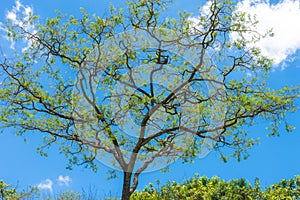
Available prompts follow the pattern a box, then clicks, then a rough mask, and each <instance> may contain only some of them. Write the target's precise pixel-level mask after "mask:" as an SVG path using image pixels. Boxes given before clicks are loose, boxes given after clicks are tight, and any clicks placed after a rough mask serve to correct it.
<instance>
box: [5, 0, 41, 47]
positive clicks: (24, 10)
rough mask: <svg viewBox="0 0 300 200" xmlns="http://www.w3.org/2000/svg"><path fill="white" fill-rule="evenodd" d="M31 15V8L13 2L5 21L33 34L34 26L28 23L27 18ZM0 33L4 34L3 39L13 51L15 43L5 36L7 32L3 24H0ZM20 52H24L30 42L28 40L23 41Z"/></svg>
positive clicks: (18, 2)
mask: <svg viewBox="0 0 300 200" xmlns="http://www.w3.org/2000/svg"><path fill="white" fill-rule="evenodd" d="M32 14H33V8H32V7H30V6H27V5H23V4H22V3H21V2H20V1H19V0H16V1H15V6H13V7H12V8H11V10H9V11H7V13H6V19H7V20H10V23H11V24H12V25H18V26H20V27H22V28H23V29H24V30H25V31H27V32H30V33H33V34H35V33H36V30H35V26H34V25H32V24H30V23H29V21H28V20H29V18H30V16H31V15H32ZM0 31H2V32H4V36H3V37H4V38H5V39H6V40H8V41H9V42H10V48H11V49H15V41H14V40H13V39H12V38H11V37H8V36H7V33H8V30H7V28H6V27H5V25H4V23H2V22H0ZM23 43H24V44H23V48H22V51H26V50H27V49H28V48H29V47H30V45H31V44H32V41H31V40H29V39H24V40H23Z"/></svg>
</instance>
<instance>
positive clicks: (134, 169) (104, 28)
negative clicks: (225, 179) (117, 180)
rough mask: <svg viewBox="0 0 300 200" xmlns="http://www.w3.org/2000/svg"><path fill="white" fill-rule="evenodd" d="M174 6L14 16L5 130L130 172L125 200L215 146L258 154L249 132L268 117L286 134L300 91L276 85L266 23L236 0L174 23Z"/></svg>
mask: <svg viewBox="0 0 300 200" xmlns="http://www.w3.org/2000/svg"><path fill="white" fill-rule="evenodd" d="M169 3H171V2H169V1H167V0H147V1H127V2H126V5H127V8H126V9H125V10H123V9H115V8H113V7H111V9H110V12H109V14H107V16H105V17H99V16H96V15H93V16H90V15H89V14H88V13H86V12H85V11H84V10H83V9H82V17H81V18H75V17H74V16H66V15H63V14H61V13H60V12H57V17H55V18H51V19H47V21H46V22H45V23H39V22H38V18H37V17H36V16H34V15H31V16H30V17H25V18H20V19H19V21H20V22H19V23H13V22H10V21H8V22H7V24H6V30H7V34H8V37H9V38H11V40H12V41H14V42H15V43H16V44H17V43H18V41H20V42H24V41H26V42H27V43H26V45H27V46H26V47H25V48H23V49H22V50H16V51H15V53H14V55H13V56H5V54H4V53H3V54H2V55H1V63H0V66H1V77H2V78H3V81H2V84H1V97H0V98H1V103H2V105H3V106H2V107H1V122H2V127H3V128H5V127H14V128H15V129H16V131H17V133H18V134H21V135H26V136H27V135H29V136H30V134H31V133H33V132H37V133H40V134H41V135H43V136H44V139H45V144H43V145H42V146H41V147H39V148H38V149H39V151H40V152H41V153H42V154H43V155H46V154H45V153H44V149H45V148H46V147H48V146H49V145H51V144H53V143H55V144H59V145H60V149H61V152H62V153H65V155H66V157H67V158H68V160H69V164H70V165H69V167H71V166H72V165H84V166H86V167H90V168H91V169H93V170H97V162H96V160H100V161H102V162H104V163H105V164H107V165H109V166H111V167H112V168H113V169H114V170H121V171H122V172H123V175H124V179H123V190H122V199H124V200H125V199H129V197H130V195H131V194H132V193H133V192H134V191H135V189H136V187H137V185H138V178H139V175H140V174H141V173H142V172H144V171H146V170H154V169H159V168H162V167H164V166H166V164H168V163H170V162H172V161H174V160H175V159H177V158H181V159H182V160H183V161H185V162H187V161H192V160H193V159H194V158H196V157H197V155H202V156H204V155H205V154H206V153H207V152H208V151H210V150H212V149H215V150H217V151H219V152H220V155H221V157H222V159H223V160H224V161H226V160H227V157H228V156H234V157H236V158H237V159H238V160H240V159H241V158H244V157H247V149H249V148H250V147H251V146H252V145H253V144H254V143H255V139H253V138H251V137H249V136H248V135H247V132H246V130H244V129H243V128H242V127H243V126H245V125H252V124H253V123H254V122H255V121H256V120H257V119H259V120H261V119H266V120H268V121H270V122H271V123H270V130H271V134H273V135H274V134H278V126H279V125H280V122H282V121H284V122H285V120H284V118H285V114H286V112H289V111H294V110H295V107H294V104H293V102H294V100H295V99H296V98H297V97H298V94H299V93H298V88H291V87H284V88H282V89H278V90H273V89H271V88H269V87H268V86H267V84H266V81H267V75H268V73H269V71H270V69H271V64H272V61H271V60H270V59H268V58H266V57H264V56H263V55H261V53H260V50H259V49H258V48H256V47H255V45H253V44H255V41H257V40H259V39H260V38H262V37H266V36H268V35H269V34H270V33H265V34H260V33H257V32H256V29H255V27H256V24H257V23H258V22H257V21H255V20H254V18H253V17H251V16H250V15H247V14H245V13H241V12H237V11H235V10H234V4H233V3H231V2H229V1H223V0H219V1H218V0H213V1H211V2H210V3H209V4H208V6H207V7H206V10H203V9H202V10H201V9H200V13H199V17H198V18H193V20H192V18H190V14H188V13H185V12H182V13H180V14H179V16H178V17H176V18H164V17H163V16H164V15H163V13H164V12H166V11H167V7H168V4H169ZM195 19H196V20H195ZM26 25H29V26H31V28H30V29H28V28H27V26H26ZM249 34H250V35H251V37H249ZM232 35H235V39H232ZM246 35H247V37H246ZM20 48H21V47H20ZM249 73H251V76H247V75H246V74H249ZM286 127H287V129H290V128H291V127H290V126H288V125H287V126H286ZM223 147H230V149H232V150H233V151H232V152H230V153H229V154H224V153H222V152H221V149H222V148H223ZM227 153H228V152H227Z"/></svg>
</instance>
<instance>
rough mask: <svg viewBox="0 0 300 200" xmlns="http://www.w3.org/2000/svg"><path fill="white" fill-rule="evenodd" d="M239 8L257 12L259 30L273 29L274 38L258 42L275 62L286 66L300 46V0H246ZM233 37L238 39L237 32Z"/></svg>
mask: <svg viewBox="0 0 300 200" xmlns="http://www.w3.org/2000/svg"><path fill="white" fill-rule="evenodd" d="M237 8H238V10H239V11H243V12H247V13H250V14H252V15H256V18H257V20H258V21H259V24H258V25H257V31H259V32H260V33H265V32H266V31H267V30H269V29H273V33H274V37H268V38H263V39H262V40H260V41H259V42H257V43H256V44H255V45H256V46H257V47H259V48H261V52H262V54H263V55H265V56H267V57H269V58H272V59H274V64H275V65H277V66H278V65H279V64H282V65H283V66H284V63H285V61H289V60H290V59H291V58H290V56H293V55H294V54H295V53H296V51H297V50H298V49H300V36H299V33H300V23H299V19H300V1H299V0H283V1H281V2H279V3H277V4H270V1H269V0H243V1H241V2H240V3H238V7H237ZM231 37H232V38H236V35H231Z"/></svg>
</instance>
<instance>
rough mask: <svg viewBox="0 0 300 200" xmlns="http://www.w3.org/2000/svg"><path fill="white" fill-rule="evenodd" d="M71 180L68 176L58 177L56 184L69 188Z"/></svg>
mask: <svg viewBox="0 0 300 200" xmlns="http://www.w3.org/2000/svg"><path fill="white" fill-rule="evenodd" d="M71 181H72V180H71V178H70V177H69V176H62V175H60V176H58V179H57V183H58V185H59V186H69V185H70V183H71Z"/></svg>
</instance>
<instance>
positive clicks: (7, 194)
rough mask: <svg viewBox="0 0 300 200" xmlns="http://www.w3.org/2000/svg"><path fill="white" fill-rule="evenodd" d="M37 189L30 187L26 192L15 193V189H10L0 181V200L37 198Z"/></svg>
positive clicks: (9, 186)
mask: <svg viewBox="0 0 300 200" xmlns="http://www.w3.org/2000/svg"><path fill="white" fill-rule="evenodd" d="M38 195H39V193H38V189H37V188H34V187H30V188H29V190H28V191H17V189H16V188H14V187H12V186H11V185H10V184H7V183H5V182H3V181H2V180H0V199H1V200H21V199H31V198H33V197H38Z"/></svg>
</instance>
